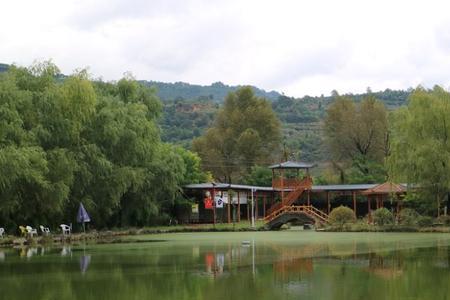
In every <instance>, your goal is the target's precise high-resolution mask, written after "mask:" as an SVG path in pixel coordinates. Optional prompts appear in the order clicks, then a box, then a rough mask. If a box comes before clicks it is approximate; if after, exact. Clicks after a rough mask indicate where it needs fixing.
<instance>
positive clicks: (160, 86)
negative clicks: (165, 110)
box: [140, 80, 281, 102]
mask: <svg viewBox="0 0 450 300" xmlns="http://www.w3.org/2000/svg"><path fill="white" fill-rule="evenodd" d="M140 82H141V83H143V84H145V85H147V86H154V87H156V89H157V94H158V96H159V98H160V99H161V100H162V101H164V102H165V101H170V100H186V99H210V100H213V101H215V102H223V100H224V99H225V97H226V95H227V94H228V93H229V92H234V91H236V90H237V89H238V88H239V87H240V86H230V85H226V84H223V83H222V82H215V83H213V84H211V85H196V84H189V83H185V82H175V83H166V82H159V81H145V80H142V81H140ZM252 88H253V91H254V92H255V94H256V95H257V96H259V97H264V98H266V99H268V100H271V101H275V100H277V99H278V97H280V96H281V94H280V93H278V92H275V91H270V92H266V91H265V90H263V89H260V88H257V87H252Z"/></svg>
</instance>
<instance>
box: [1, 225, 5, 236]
mask: <svg viewBox="0 0 450 300" xmlns="http://www.w3.org/2000/svg"><path fill="white" fill-rule="evenodd" d="M4 233H5V228H3V227H0V237H1V238H3V234H4Z"/></svg>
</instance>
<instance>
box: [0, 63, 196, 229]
mask: <svg viewBox="0 0 450 300" xmlns="http://www.w3.org/2000/svg"><path fill="white" fill-rule="evenodd" d="M58 73H59V71H58V68H57V67H56V66H55V65H53V64H52V63H51V62H44V63H38V64H36V65H34V66H32V67H30V68H19V67H12V68H10V70H9V71H8V72H6V73H2V74H0V169H1V170H2V172H1V173H0V223H1V224H4V225H5V226H7V227H9V228H14V227H15V225H17V224H30V225H35V226H36V225H39V224H43V223H45V224H48V225H56V224H60V222H70V221H73V219H74V216H75V212H76V209H77V207H78V205H79V203H80V202H83V204H84V205H85V206H86V208H87V209H88V211H89V213H90V214H91V217H92V221H93V223H94V224H95V226H97V227H104V226H117V225H146V224H152V223H155V222H158V220H162V218H160V216H165V215H167V214H168V213H170V212H171V211H172V210H173V209H172V208H173V205H174V203H175V199H177V197H179V196H180V194H181V193H180V192H181V185H182V184H184V183H186V181H191V180H193V181H200V180H202V179H203V177H202V176H204V175H205V174H203V173H202V172H201V171H200V168H199V163H200V162H199V159H198V157H197V156H196V155H194V154H193V153H191V152H189V151H187V150H181V149H179V148H176V147H173V146H172V145H169V144H163V143H161V140H160V137H159V129H158V126H157V125H156V122H155V120H156V119H157V117H158V115H159V114H160V111H161V104H160V102H159V100H158V98H157V97H156V94H155V90H154V89H149V88H147V87H144V86H142V85H140V84H139V83H137V82H136V81H135V80H134V79H133V78H132V77H130V76H127V77H125V78H123V79H121V80H120V81H119V82H118V83H105V82H93V81H92V80H90V79H89V76H88V74H87V72H86V71H84V70H82V71H79V72H76V73H75V74H73V75H70V76H68V77H61V76H59V75H58Z"/></svg>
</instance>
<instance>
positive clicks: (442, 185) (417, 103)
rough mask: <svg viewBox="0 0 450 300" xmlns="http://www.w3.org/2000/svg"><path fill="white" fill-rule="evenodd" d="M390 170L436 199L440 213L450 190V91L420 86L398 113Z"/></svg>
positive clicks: (420, 191) (395, 175) (393, 126)
mask: <svg viewBox="0 0 450 300" xmlns="http://www.w3.org/2000/svg"><path fill="white" fill-rule="evenodd" d="M388 162H389V171H390V173H391V175H392V177H393V178H395V180H396V181H399V182H406V183H409V184H412V185H414V186H415V187H416V189H415V190H416V191H417V192H418V193H419V194H420V196H421V197H422V199H426V198H429V196H430V195H431V196H432V198H434V201H435V202H434V203H435V207H436V209H437V214H438V215H440V207H441V204H442V201H443V200H444V199H445V197H446V195H447V193H448V191H449V190H450V94H449V93H448V92H447V91H445V90H443V89H442V88H441V87H438V86H436V87H434V89H433V90H431V91H427V90H424V89H423V88H417V89H416V90H415V91H414V92H413V93H412V94H411V96H410V98H409V103H408V106H407V107H404V108H401V109H399V110H398V111H396V112H395V114H394V118H393V124H392V138H391V155H390V157H389V160H388Z"/></svg>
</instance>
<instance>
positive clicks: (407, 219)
mask: <svg viewBox="0 0 450 300" xmlns="http://www.w3.org/2000/svg"><path fill="white" fill-rule="evenodd" d="M419 217H420V215H419V213H418V212H416V211H415V210H414V209H412V208H405V209H402V210H401V211H400V214H399V223H400V224H401V225H406V226H415V225H417V221H418V219H419Z"/></svg>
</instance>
